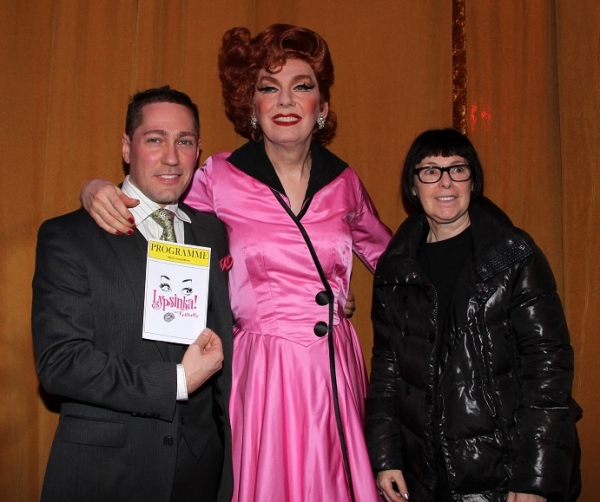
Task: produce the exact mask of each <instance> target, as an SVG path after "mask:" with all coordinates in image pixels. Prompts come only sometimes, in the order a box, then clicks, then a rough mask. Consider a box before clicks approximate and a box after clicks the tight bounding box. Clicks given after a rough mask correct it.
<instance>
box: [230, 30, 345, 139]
mask: <svg viewBox="0 0 600 502" xmlns="http://www.w3.org/2000/svg"><path fill="white" fill-rule="evenodd" d="M288 58H293V59H301V60H302V61H305V62H306V63H308V64H309V65H310V67H311V68H312V69H313V71H314V72H315V76H316V78H317V84H318V86H319V94H320V97H321V104H323V103H329V99H330V98H329V89H330V88H331V86H332V85H333V63H332V62H331V56H330V55H329V48H328V47H327V42H325V40H324V39H323V37H321V36H320V35H319V34H318V33H315V32H314V31H311V30H309V29H307V28H299V27H297V26H292V25H290V24H273V25H271V26H269V27H268V28H267V29H265V30H264V31H262V32H261V33H259V34H258V35H257V36H256V37H254V38H251V37H250V31H248V30H247V29H246V28H232V29H231V30H228V31H227V32H226V33H225V35H223V44H222V45H221V49H220V50H219V77H220V78H221V85H222V88H223V100H224V101H225V113H226V114H227V117H228V118H229V120H231V122H233V125H234V126H235V130H236V132H237V133H238V134H240V135H241V136H243V137H245V138H248V139H253V140H255V141H258V140H260V139H261V138H262V131H261V130H260V129H253V128H252V126H251V124H250V117H251V116H252V114H253V107H252V100H253V98H254V92H255V86H256V81H257V79H258V72H259V71H260V70H261V69H265V70H267V71H268V72H271V73H276V72H277V71H278V69H280V68H281V67H282V66H283V65H284V64H285V63H286V61H287V60H288ZM336 128H337V118H336V116H335V113H333V112H332V111H331V108H330V109H329V113H328V114H327V117H326V119H325V127H324V128H323V129H318V128H317V127H316V124H315V130H314V132H313V138H314V139H315V140H316V141H318V142H319V143H321V144H322V145H327V144H328V143H329V142H330V141H331V140H332V139H333V137H334V136H335V130H336Z"/></svg>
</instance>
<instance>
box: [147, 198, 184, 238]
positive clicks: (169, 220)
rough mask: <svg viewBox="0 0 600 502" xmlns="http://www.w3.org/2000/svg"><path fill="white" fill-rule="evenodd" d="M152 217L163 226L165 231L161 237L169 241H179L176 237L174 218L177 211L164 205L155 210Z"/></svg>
mask: <svg viewBox="0 0 600 502" xmlns="http://www.w3.org/2000/svg"><path fill="white" fill-rule="evenodd" d="M150 217H151V218H152V219H153V220H154V221H155V222H156V223H158V224H159V225H160V226H161V227H162V228H163V233H162V235H161V236H160V238H161V239H162V240H163V241H167V242H177V238H176V237H175V227H174V226H173V218H175V213H174V212H173V211H169V210H168V209H165V208H164V207H162V208H160V209H157V210H156V211H154V212H153V213H152V214H151V215H150Z"/></svg>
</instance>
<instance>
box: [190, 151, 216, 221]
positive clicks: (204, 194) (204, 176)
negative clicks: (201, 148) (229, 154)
mask: <svg viewBox="0 0 600 502" xmlns="http://www.w3.org/2000/svg"><path fill="white" fill-rule="evenodd" d="M221 155H222V154H221ZM221 155H219V156H211V157H209V158H208V159H206V162H204V164H203V165H202V167H201V168H200V169H198V170H196V172H195V173H194V177H193V179H192V183H191V184H190V188H189V190H188V192H187V193H186V194H185V198H184V199H183V202H185V203H186V204H187V205H188V206H191V207H193V208H194V209H197V210H198V211H202V212H204V213H211V214H214V212H215V210H214V195H213V170H214V169H215V167H217V165H218V163H219V159H220V157H221Z"/></svg>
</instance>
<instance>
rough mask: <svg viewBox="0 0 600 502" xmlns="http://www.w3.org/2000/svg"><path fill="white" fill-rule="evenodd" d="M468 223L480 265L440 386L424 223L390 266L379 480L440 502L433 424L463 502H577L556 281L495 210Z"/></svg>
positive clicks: (380, 385) (480, 211)
mask: <svg viewBox="0 0 600 502" xmlns="http://www.w3.org/2000/svg"><path fill="white" fill-rule="evenodd" d="M469 216H470V220H471V228H472V235H473V241H474V242H473V262H472V265H471V266H470V270H469V272H468V273H466V274H464V275H463V276H462V278H461V279H460V280H459V281H461V282H460V284H462V285H463V287H462V288H460V292H459V293H458V295H457V296H455V298H454V306H453V309H454V317H455V318H458V319H461V318H462V320H463V322H462V323H461V324H460V325H453V326H452V329H451V333H450V334H449V336H450V340H451V344H450V349H449V358H448V363H447V367H446V369H445V370H444V372H443V373H441V374H440V375H439V383H438V384H437V385H436V379H435V378H434V376H435V373H436V372H437V371H438V368H437V367H436V363H435V361H436V360H437V359H436V351H437V350H438V348H439V343H440V342H439V341H440V336H439V333H438V330H437V319H436V314H437V304H436V293H435V291H434V289H433V287H432V286H431V285H430V283H429V281H428V279H427V277H425V276H424V274H423V272H422V270H421V268H420V266H419V258H418V255H419V248H420V246H421V245H422V243H423V242H424V239H425V236H426V235H427V233H428V231H429V226H428V224H427V221H426V219H425V216H424V215H423V213H417V214H414V215H412V216H411V217H409V218H408V219H407V220H406V221H405V222H404V223H403V224H402V225H401V227H400V228H399V230H398V232H397V233H396V235H395V236H394V238H393V239H392V241H391V243H390V245H389V246H388V248H387V250H386V252H385V253H384V254H383V255H382V257H381V259H380V261H379V264H378V267H377V271H376V273H375V279H374V293H373V310H372V318H373V323H374V329H375V342H374V348H373V360H372V373H371V386H370V396H369V398H368V400H367V424H366V437H367V445H368V448H369V454H370V457H371V462H372V466H373V469H374V471H375V472H379V471H382V470H387V469H401V470H402V471H403V474H404V477H405V480H406V482H407V484H408V489H409V493H410V500H411V502H418V501H429V500H433V498H434V495H433V494H434V493H435V488H436V485H437V477H436V468H435V461H434V446H433V441H432V431H433V430H434V424H433V420H434V419H435V420H437V427H439V431H440V436H441V450H442V452H443V457H444V463H445V466H446V471H447V474H448V484H449V488H450V491H451V493H452V498H453V499H454V500H469V501H475V500H481V501H500V500H502V501H504V500H506V495H507V492H508V491H514V492H523V493H534V494H539V495H543V496H545V497H548V498H549V500H573V498H574V497H576V494H575V495H574V494H573V493H574V492H577V487H578V486H579V485H578V480H577V479H573V478H577V475H573V476H572V475H571V471H572V465H573V458H574V456H576V453H574V450H576V448H578V444H577V439H576V431H575V425H574V421H575V420H574V415H575V413H574V412H573V408H578V407H577V405H576V404H575V403H574V401H572V399H571V397H570V396H571V384H572V377H573V350H572V348H571V345H570V342H569V332H568V329H567V325H566V322H565V317H564V313H563V308H562V305H561V302H560V299H559V297H558V295H557V293H556V283H555V280H554V276H553V274H552V271H551V270H550V267H549V265H548V262H547V261H546V258H545V257H544V255H543V253H542V252H541V251H540V249H539V248H538V247H537V246H536V245H535V243H534V242H533V240H532V239H531V237H530V236H529V235H528V234H526V233H525V232H523V231H522V230H520V229H518V228H516V227H514V226H513V225H512V223H511V222H510V220H509V218H508V217H507V216H506V215H505V214H504V213H503V212H502V211H501V210H500V209H499V208H498V207H497V206H495V205H494V204H493V203H491V202H490V201H489V200H487V199H485V198H481V199H480V200H478V201H477V202H474V203H472V204H471V206H470V208H469ZM436 387H437V388H436ZM434 400H437V405H438V409H439V410H440V411H439V412H438V413H437V414H435V415H436V416H437V418H435V417H434V413H433V409H434ZM570 408H571V409H570ZM437 427H436V428H437ZM570 478H571V479H570Z"/></svg>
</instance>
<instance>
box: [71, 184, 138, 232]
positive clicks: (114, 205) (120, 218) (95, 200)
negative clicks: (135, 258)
mask: <svg viewBox="0 0 600 502" xmlns="http://www.w3.org/2000/svg"><path fill="white" fill-rule="evenodd" d="M79 199H80V200H81V203H82V204H83V208H84V209H85V210H86V211H87V212H88V213H90V216H91V217H92V218H94V220H95V221H96V223H97V224H98V225H99V226H100V228H102V229H104V230H106V231H107V232H109V233H111V234H116V235H120V234H129V235H131V234H132V233H133V230H134V229H135V220H134V218H133V215H132V214H131V213H130V212H129V209H127V208H128V207H135V206H137V205H138V204H139V203H140V201H139V200H137V199H132V198H130V197H127V195H125V194H124V193H123V192H122V191H121V189H120V188H119V187H116V186H115V185H113V184H112V183H110V182H108V181H106V180H101V179H93V180H90V181H88V182H87V183H86V184H85V185H83V188H82V189H81V194H80V195H79Z"/></svg>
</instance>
